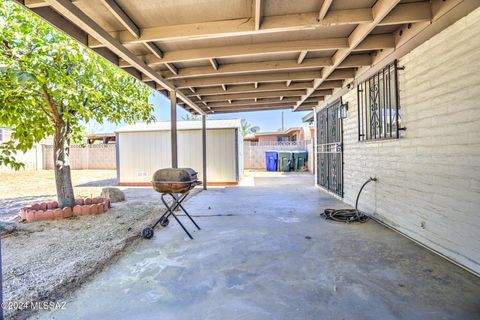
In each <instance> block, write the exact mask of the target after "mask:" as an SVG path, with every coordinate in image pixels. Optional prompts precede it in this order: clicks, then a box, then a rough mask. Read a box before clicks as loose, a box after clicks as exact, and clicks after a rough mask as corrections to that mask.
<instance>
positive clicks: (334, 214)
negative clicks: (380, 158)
mask: <svg viewBox="0 0 480 320" xmlns="http://www.w3.org/2000/svg"><path fill="white" fill-rule="evenodd" d="M371 181H377V178H370V179H368V180H367V181H365V183H364V184H363V185H362V187H361V188H360V191H359V192H358V195H357V200H356V201H355V209H325V211H323V212H322V213H321V214H320V215H321V216H323V217H324V218H325V219H328V220H333V221H338V222H346V223H349V222H362V223H363V222H367V221H368V219H370V218H369V217H368V215H366V214H365V213H363V212H362V211H360V210H358V199H359V198H360V194H361V193H362V190H363V188H365V186H366V185H367V184H368V183H369V182H371Z"/></svg>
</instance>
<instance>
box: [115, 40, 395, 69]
mask: <svg viewBox="0 0 480 320" xmlns="http://www.w3.org/2000/svg"><path fill="white" fill-rule="evenodd" d="M394 46H395V39H394V36H393V35H392V34H390V33H388V34H378V35H370V36H366V37H365V42H364V43H362V44H361V46H360V47H359V48H358V49H357V50H377V49H385V48H393V47H394ZM348 48H349V40H348V38H328V39H316V40H294V41H281V42H280V41H278V42H265V43H255V44H245V45H235V46H226V47H209V48H197V49H187V50H177V51H167V52H165V53H164V56H163V58H162V59H159V58H158V57H157V56H155V55H153V54H147V55H143V56H139V58H141V59H142V60H143V61H145V62H146V63H147V64H148V65H149V66H156V65H161V64H164V63H171V62H182V61H195V60H206V59H210V58H229V57H241V56H252V55H263V54H268V53H289V52H298V51H305V50H306V51H330V50H339V49H348ZM352 51H353V50H352ZM119 65H120V66H121V67H128V66H130V63H129V62H128V61H123V60H120V61H119Z"/></svg>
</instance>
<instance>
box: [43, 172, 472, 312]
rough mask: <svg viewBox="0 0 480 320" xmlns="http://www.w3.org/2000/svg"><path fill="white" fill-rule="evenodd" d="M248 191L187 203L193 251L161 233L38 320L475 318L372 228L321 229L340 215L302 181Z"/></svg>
mask: <svg viewBox="0 0 480 320" xmlns="http://www.w3.org/2000/svg"><path fill="white" fill-rule="evenodd" d="M252 179H253V180H254V186H245V187H242V186H239V187H228V188H216V189H210V190H208V191H204V192H201V193H200V194H198V195H197V196H195V197H193V198H192V199H191V200H190V201H189V202H188V208H189V209H190V213H192V214H194V215H198V216H199V217H198V218H196V219H197V222H198V223H199V224H200V225H201V227H202V230H201V231H199V232H196V233H194V237H195V240H194V241H191V240H189V239H188V238H187V237H186V235H185V233H184V232H183V231H182V230H181V229H180V227H179V226H178V225H177V224H176V223H174V222H172V223H171V224H170V225H169V226H168V227H167V228H166V229H164V230H162V231H160V232H158V233H156V236H155V237H154V238H153V239H152V240H151V241H143V242H141V243H140V244H139V245H138V246H134V247H133V248H131V249H130V250H129V251H128V252H127V253H126V254H125V255H124V256H123V257H122V258H121V259H120V260H119V261H118V262H117V263H116V264H115V265H112V266H111V267H109V268H107V270H105V271H104V272H103V273H101V274H99V275H97V276H96V277H95V278H94V279H93V280H92V281H91V282H90V283H88V284H86V285H85V286H84V287H83V288H81V289H80V290H79V291H78V292H77V293H75V294H73V295H72V296H71V297H70V298H69V299H67V306H68V307H67V309H66V310H63V311H62V310H60V311H58V312H54V313H48V314H40V318H41V319H50V318H55V319H72V318H75V319H93V318H96V319H166V320H167V319H171V320H177V319H178V320H180V319H319V318H321V319H385V320H386V319H476V318H477V316H478V312H479V310H480V304H479V303H480V302H479V300H478V297H479V295H480V280H479V279H478V278H477V277H475V276H473V275H472V274H470V273H468V272H467V271H465V270H463V269H462V268H460V267H458V266H456V265H454V264H453V263H450V262H447V261H446V260H444V259H443V258H441V257H439V256H437V255H435V254H433V253H432V252H430V251H428V250H426V249H424V248H422V247H421V246H419V245H417V244H415V243H414V242H412V241H410V240H408V239H406V238H405V237H402V236H401V235H399V234H397V233H395V232H394V231H391V230H389V229H388V228H386V227H384V226H382V225H380V224H378V223H376V222H375V221H368V222H367V223H364V224H348V225H347V224H342V223H334V222H329V221H325V220H323V219H322V218H321V217H320V216H319V213H320V212H321V211H322V210H323V209H325V208H343V207H345V205H344V204H342V202H340V201H338V200H336V199H335V198H333V197H332V196H329V195H326V194H324V193H320V192H318V190H317V189H316V188H315V187H314V186H313V181H312V180H313V178H312V176H311V175H309V174H290V175H279V176H266V175H264V176H263V177H261V176H257V177H254V178H252ZM239 199H242V201H239ZM246 200H248V201H246Z"/></svg>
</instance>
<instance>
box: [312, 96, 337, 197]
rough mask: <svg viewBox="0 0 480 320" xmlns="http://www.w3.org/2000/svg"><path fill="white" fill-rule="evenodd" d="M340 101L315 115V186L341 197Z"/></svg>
mask: <svg viewBox="0 0 480 320" xmlns="http://www.w3.org/2000/svg"><path fill="white" fill-rule="evenodd" d="M341 105H342V103H341V100H340V99H338V100H337V101H335V102H334V103H332V104H331V105H329V106H327V107H326V108H324V109H322V110H320V111H319V112H318V113H317V173H318V174H317V184H318V185H319V186H321V187H323V188H325V189H327V190H329V191H331V192H334V193H336V194H338V195H339V196H341V197H343V150H342V148H343V145H342V144H343V134H342V132H343V128H342V119H341V118H340V108H341Z"/></svg>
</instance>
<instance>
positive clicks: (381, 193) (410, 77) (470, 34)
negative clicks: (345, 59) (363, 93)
mask: <svg viewBox="0 0 480 320" xmlns="http://www.w3.org/2000/svg"><path fill="white" fill-rule="evenodd" d="M479 34H480V9H477V10H476V11H474V12H473V13H471V14H470V15H468V16H467V17H465V18H463V19H461V20H459V21H458V22H456V23H455V24H454V25H452V26H450V27H449V28H447V29H446V30H444V31H443V32H441V33H440V34H438V35H436V36H435V37H433V38H431V39H430V40H429V41H427V42H425V43H424V44H422V45H421V46H419V47H418V48H416V49H415V50H413V51H412V52H410V53H409V54H407V55H406V56H404V57H403V58H402V59H400V61H399V65H400V66H404V67H405V70H403V71H399V82H400V84H399V87H400V105H401V117H402V125H403V126H405V127H407V130H406V132H402V133H401V136H402V137H401V139H397V140H389V141H383V142H358V123H357V119H358V118H357V93H356V89H353V90H351V91H349V93H348V94H346V95H345V96H344V97H343V101H348V103H349V114H348V118H347V119H346V120H345V121H344V157H345V159H344V162H345V165H344V175H345V176H344V182H345V187H344V189H345V190H344V192H345V195H344V200H345V202H347V203H349V204H352V205H354V203H355V197H356V196H357V193H358V190H359V188H360V186H361V184H362V183H363V182H364V181H365V180H366V179H368V177H370V176H375V177H377V178H378V182H377V183H376V184H372V185H369V186H368V187H367V188H366V189H365V193H364V194H362V198H361V200H360V209H362V210H365V211H367V212H374V214H375V215H377V217H378V218H380V219H381V220H383V221H384V222H386V223H387V224H388V225H390V226H392V227H393V228H395V229H397V230H399V231H401V232H403V233H404V234H406V235H408V236H410V237H412V238H414V239H415V240H417V241H419V242H421V243H422V244H424V245H426V246H428V247H430V248H432V249H434V250H436V251H438V252H440V253H441V254H443V255H445V256H447V257H449V258H450V259H452V260H454V261H456V262H458V263H459V264H462V265H464V266H466V267H467V268H469V269H471V270H473V271H475V272H477V273H480V63H479V61H480V38H479V36H478V35H479Z"/></svg>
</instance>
